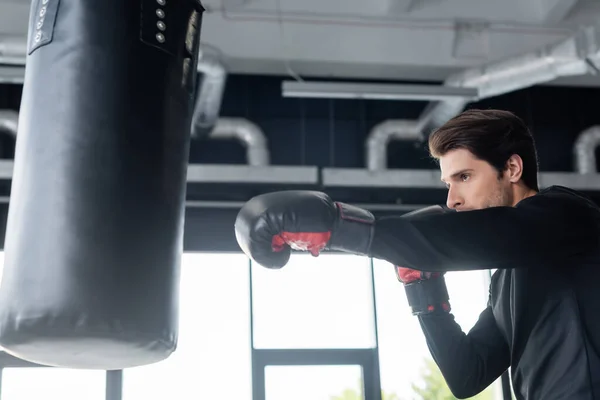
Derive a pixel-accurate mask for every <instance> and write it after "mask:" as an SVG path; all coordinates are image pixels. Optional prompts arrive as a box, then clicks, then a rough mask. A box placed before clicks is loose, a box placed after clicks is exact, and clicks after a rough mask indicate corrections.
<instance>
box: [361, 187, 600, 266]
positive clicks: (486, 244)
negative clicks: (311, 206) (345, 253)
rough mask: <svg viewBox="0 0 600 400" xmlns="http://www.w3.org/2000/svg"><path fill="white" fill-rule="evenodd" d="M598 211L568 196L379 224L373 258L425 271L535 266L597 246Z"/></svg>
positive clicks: (392, 219)
mask: <svg viewBox="0 0 600 400" xmlns="http://www.w3.org/2000/svg"><path fill="white" fill-rule="evenodd" d="M597 218H598V217H597V215H596V214H595V211H592V210H591V209H589V208H587V207H586V206H585V205H582V204H580V203H577V202H575V201H574V200H572V199H570V198H562V197H560V196H556V197H551V196H546V197H542V196H540V197H539V198H535V199H531V200H529V199H527V200H524V201H523V202H522V204H520V205H518V206H517V207H493V208H487V209H483V210H475V211H466V212H453V213H446V214H437V215H430V216H427V217H424V218H416V219H411V218H403V217H402V216H400V217H386V218H379V219H377V220H376V221H375V224H374V229H373V239H372V243H371V248H370V253H369V255H370V256H371V257H374V258H378V259H382V260H386V261H388V262H390V263H392V264H394V265H400V266H402V267H406V268H412V269H416V270H425V271H464V270H475V269H495V268H521V267H523V268H532V267H533V268H535V267H537V266H544V265H545V262H546V261H550V262H556V259H557V258H561V257H562V258H567V257H572V256H577V255H581V254H584V253H585V252H588V251H590V250H591V249H595V248H596V247H597V246H598V243H597V242H598V240H597V237H598V222H597V221H596V219H597Z"/></svg>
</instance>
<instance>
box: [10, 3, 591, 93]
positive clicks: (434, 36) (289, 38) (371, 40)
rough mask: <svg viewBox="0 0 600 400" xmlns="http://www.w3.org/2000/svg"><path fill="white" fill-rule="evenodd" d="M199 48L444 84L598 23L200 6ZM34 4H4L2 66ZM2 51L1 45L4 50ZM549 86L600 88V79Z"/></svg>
mask: <svg viewBox="0 0 600 400" xmlns="http://www.w3.org/2000/svg"><path fill="white" fill-rule="evenodd" d="M202 3H203V5H204V7H205V8H206V12H205V15H204V20H203V26H202V42H203V43H204V44H205V45H209V46H211V47H213V48H215V49H217V50H218V51H219V52H220V54H221V55H222V59H223V61H224V63H225V65H226V66H227V69H228V71H229V72H232V73H250V74H254V73H256V74H283V75H286V74H287V75H290V76H295V77H298V76H299V77H302V78H305V77H306V78H308V77H315V76H319V77H335V78H358V79H365V80H372V79H385V80H387V79H393V80H436V81H439V80H444V79H445V78H447V77H448V76H449V75H450V74H452V73H454V72H457V71H460V70H463V69H465V68H467V67H473V66H479V65H482V64H486V63H489V62H493V61H498V60H502V59H505V58H507V57H511V56H515V55H519V54H522V53H525V52H529V51H534V50H536V49H539V48H541V47H542V46H544V45H547V44H552V43H555V42H557V41H560V40H561V39H564V38H567V37H569V36H571V35H573V33H574V32H575V31H576V30H577V28H578V27H579V26H581V25H582V24H588V23H594V22H596V23H597V21H599V20H600V1H598V0H502V1H498V0H369V1H364V0H360V1H359V0H202ZM29 4H30V2H29V1H27V0H0V57H1V56H2V49H3V48H4V49H5V50H6V49H9V47H8V45H7V44H6V43H14V42H19V41H22V42H24V39H25V37H26V30H27V25H28V23H27V22H28V13H29ZM3 43H4V45H3ZM552 84H567V85H584V86H600V77H596V76H593V75H585V76H578V77H569V78H560V79H559V80H556V81H553V82H552Z"/></svg>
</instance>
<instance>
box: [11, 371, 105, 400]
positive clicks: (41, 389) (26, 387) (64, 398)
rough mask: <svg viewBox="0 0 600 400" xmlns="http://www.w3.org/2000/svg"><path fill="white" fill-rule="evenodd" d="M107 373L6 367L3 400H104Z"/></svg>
mask: <svg viewBox="0 0 600 400" xmlns="http://www.w3.org/2000/svg"><path fill="white" fill-rule="evenodd" d="M105 397H106V372H104V371H89V370H80V369H63V368H5V369H4V370H3V371H2V397H1V398H2V400H33V399H35V400H38V399H44V400H82V399H85V400H104V399H105Z"/></svg>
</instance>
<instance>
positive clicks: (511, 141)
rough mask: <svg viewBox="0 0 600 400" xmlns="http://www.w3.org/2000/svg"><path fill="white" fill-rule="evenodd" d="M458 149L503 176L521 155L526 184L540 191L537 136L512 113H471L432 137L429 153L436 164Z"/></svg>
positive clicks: (488, 111)
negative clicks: (470, 154)
mask: <svg viewBox="0 0 600 400" xmlns="http://www.w3.org/2000/svg"><path fill="white" fill-rule="evenodd" d="M455 149H465V150H468V151H470V152H471V153H472V154H473V155H474V156H475V157H477V158H478V159H480V160H483V161H487V162H488V163H490V164H491V165H492V166H493V167H494V168H496V169H497V170H498V173H499V174H501V173H502V172H503V171H505V170H506V167H507V165H506V164H507V161H508V159H509V158H510V157H511V156H512V155H514V154H517V155H519V156H520V157H521V159H522V160H523V173H522V176H521V179H522V180H523V183H525V185H527V187H529V188H530V189H533V190H536V191H537V190H539V189H538V180H537V173H538V158H537V152H536V149H535V142H534V139H533V136H532V135H531V132H530V131H529V129H528V128H527V126H526V125H525V123H524V122H523V120H521V118H519V117H517V116H516V115H515V114H513V113H511V112H509V111H503V110H478V109H471V110H467V111H464V112H463V113H461V114H459V115H457V116H456V117H454V118H452V119H451V120H449V121H448V122H446V123H445V124H444V125H442V126H441V127H440V128H438V129H437V130H435V131H434V132H433V133H432V134H431V135H430V136H429V153H430V154H431V157H433V158H434V159H435V160H439V158H440V157H441V156H443V155H444V154H446V153H447V152H448V151H450V150H455Z"/></svg>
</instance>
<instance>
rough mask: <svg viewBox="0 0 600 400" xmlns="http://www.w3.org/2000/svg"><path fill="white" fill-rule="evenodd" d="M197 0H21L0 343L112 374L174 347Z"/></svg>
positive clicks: (54, 362) (48, 361)
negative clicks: (21, 58) (21, 49)
mask: <svg viewBox="0 0 600 400" xmlns="http://www.w3.org/2000/svg"><path fill="white" fill-rule="evenodd" d="M203 11H204V9H203V8H202V5H201V4H200V2H199V0H178V1H170V0H133V1H129V0H127V1H124V0H102V1H96V0H93V1H92V0H90V1H87V0H85V1H84V0H33V3H32V7H31V15H30V22H29V38H28V46H29V48H28V58H27V64H26V74H25V85H24V88H23V97H22V103H21V110H20V117H19V127H18V135H17V143H16V150H15V165H14V174H13V181H12V189H11V197H10V205H9V213H8V222H7V231H6V240H5V264H4V271H3V277H2V283H1V286H0V346H1V347H2V348H3V349H4V350H6V352H8V353H10V354H12V355H14V356H16V357H19V358H21V359H24V360H27V361H31V362H35V363H39V364H43V365H49V366H57V367H66V368H86V369H103V370H113V369H121V368H128V367H134V366H140V365H147V364H150V363H154V362H157V361H161V360H163V359H165V358H167V357H168V356H169V355H170V354H171V353H172V352H173V351H174V350H175V348H176V345H177V338H178V307H179V305H178V297H179V293H178V291H179V276H180V258H181V253H182V250H183V245H182V243H183V240H182V239H183V219H184V204H185V191H186V190H185V189H186V172H187V164H188V152H189V142H190V124H191V114H192V109H193V100H194V99H193V89H194V87H195V80H196V75H197V73H196V72H197V61H198V47H199V40H200V28H201V21H202V15H203Z"/></svg>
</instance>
